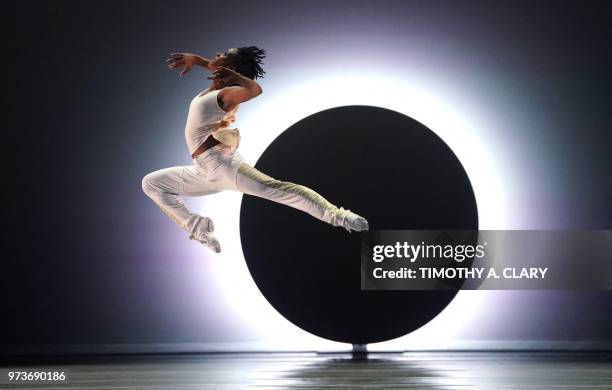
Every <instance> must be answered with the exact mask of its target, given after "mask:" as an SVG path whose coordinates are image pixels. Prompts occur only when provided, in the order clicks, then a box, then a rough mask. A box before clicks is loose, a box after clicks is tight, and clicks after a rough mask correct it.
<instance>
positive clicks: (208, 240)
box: [189, 232, 221, 253]
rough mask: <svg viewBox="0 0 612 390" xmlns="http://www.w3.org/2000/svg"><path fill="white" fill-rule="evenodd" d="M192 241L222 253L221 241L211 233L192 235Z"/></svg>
mask: <svg viewBox="0 0 612 390" xmlns="http://www.w3.org/2000/svg"><path fill="white" fill-rule="evenodd" d="M189 238H190V239H191V240H196V241H199V242H201V243H202V244H204V245H206V246H207V247H209V248H210V249H211V250H212V251H213V252H215V253H221V244H220V243H219V240H217V238H216V237H215V236H213V235H212V234H210V233H209V232H201V233H197V234H191V235H190V236H189Z"/></svg>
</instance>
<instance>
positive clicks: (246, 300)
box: [199, 73, 507, 350]
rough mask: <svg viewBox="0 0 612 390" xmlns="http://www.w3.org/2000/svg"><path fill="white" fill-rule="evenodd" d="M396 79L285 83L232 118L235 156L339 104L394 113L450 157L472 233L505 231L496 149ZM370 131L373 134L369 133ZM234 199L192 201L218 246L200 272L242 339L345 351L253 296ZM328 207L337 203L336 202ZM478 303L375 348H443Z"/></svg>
mask: <svg viewBox="0 0 612 390" xmlns="http://www.w3.org/2000/svg"><path fill="white" fill-rule="evenodd" d="M401 80H402V77H401V76H398V75H388V76H380V77H372V76H368V77H367V78H364V77H363V76H360V75H357V74H351V73H342V74H334V75H327V76H326V77H323V78H319V79H314V80H313V79H311V78H309V79H308V81H307V82H304V83H301V84H295V83H286V84H284V85H283V87H282V88H279V91H278V92H269V91H267V90H266V91H264V95H262V96H261V97H260V98H258V99H260V100H256V101H254V102H251V103H250V104H248V105H247V104H245V107H242V108H241V112H240V113H239V115H238V122H237V123H236V124H237V127H239V128H240V129H241V134H242V142H241V145H240V149H239V150H240V153H241V154H242V155H243V156H244V157H245V159H246V160H247V162H248V163H250V164H251V165H254V163H255V161H256V160H257V158H258V157H259V156H260V155H261V154H262V153H263V152H264V150H265V149H266V147H267V146H268V145H269V144H270V143H271V142H272V141H273V140H274V139H275V138H276V137H277V136H278V135H280V134H281V133H282V132H283V131H284V130H286V129H287V128H289V127H290V126H291V125H293V124H294V123H296V122H298V121H300V120H301V119H303V118H305V117H307V116H309V115H312V114H315V113H317V112H319V111H322V110H326V109H330V108H334V107H339V106H347V105H369V106H377V107H381V108H386V109H390V110H394V111H397V112H399V113H402V114H405V115H407V116H409V117H411V118H413V119H415V120H417V121H419V122H421V123H422V124H424V125H425V126H427V127H428V128H429V129H431V130H432V131H433V132H435V133H436V134H437V135H438V136H439V137H440V138H441V139H442V140H443V141H444V142H445V143H446V144H447V145H448V146H449V147H450V148H451V149H452V150H453V152H454V153H455V155H456V156H457V158H458V159H459V160H460V162H461V164H462V165H463V167H464V169H465V171H466V172H467V175H468V177H469V179H470V181H471V184H472V186H473V190H474V194H475V196H476V202H477V206H478V218H479V227H480V229H503V228H505V226H506V214H505V211H506V210H507V207H506V200H505V199H504V191H503V190H502V188H503V187H502V184H503V183H502V181H501V178H500V175H499V174H498V172H503V169H502V168H503V167H502V166H500V164H501V163H499V162H496V160H495V158H494V156H493V155H492V151H493V150H497V148H498V147H499V146H498V145H484V144H483V142H481V141H480V139H479V136H480V135H482V134H483V131H484V130H483V129H478V127H477V126H476V125H477V124H476V123H471V122H470V120H469V118H466V117H464V116H463V115H461V112H460V107H451V106H450V105H449V104H447V103H445V101H444V99H443V98H442V97H439V96H433V95H432V94H430V93H428V91H427V89H426V88H425V87H424V86H420V85H416V84H414V83H413V82H411V83H408V82H405V81H404V82H402V81H401ZM372 132H373V133H374V134H375V133H376V129H372ZM281 179H282V178H281ZM315 190H316V189H315ZM241 199H242V194H239V193H228V192H224V193H223V195H222V196H216V195H213V196H209V197H206V198H205V199H201V200H199V202H202V206H204V205H205V206H204V207H205V208H206V209H208V210H210V211H211V212H212V216H213V218H215V224H216V230H217V231H218V232H219V233H218V235H217V236H218V237H219V240H220V242H221V244H222V246H223V252H222V253H221V254H220V256H215V257H214V258H213V257H212V256H211V257H210V261H211V262H212V266H211V267H210V268H207V269H206V271H207V272H211V270H212V272H214V279H215V280H217V281H218V286H219V291H218V293H219V297H220V298H221V299H224V300H225V301H226V302H225V303H226V306H227V307H228V309H229V310H232V311H233V314H234V315H235V317H236V318H238V319H239V320H240V321H243V322H244V324H247V325H245V326H248V327H249V328H250V329H249V330H250V331H251V335H250V336H249V337H251V338H252V339H253V340H259V342H257V343H254V344H253V345H255V344H256V345H257V346H258V348H260V349H268V350H283V349H284V350H308V349H310V350H326V349H338V348H340V349H346V348H347V345H346V344H341V343H335V342H330V341H327V340H324V339H321V338H319V337H317V336H313V335H311V334H309V333H307V332H305V331H303V330H301V329H299V328H298V327H296V326H295V325H293V324H292V323H290V322H289V321H287V320H286V319H284V317H282V316H281V315H280V314H279V313H278V312H276V310H274V308H273V307H272V306H271V305H270V304H269V303H268V302H267V301H266V299H265V298H264V297H263V295H262V294H261V293H260V291H259V290H258V288H257V286H256V285H255V282H254V281H253V279H252V277H251V275H250V274H249V271H248V269H247V266H246V263H245V262H244V260H243V259H244V255H243V253H242V248H241V243H240V236H239V207H240V201H241ZM334 201H335V202H337V203H339V204H342V200H341V199H335V200H334ZM217 221H218V222H217ZM262 223H265V221H263V222H262ZM483 294H484V295H483ZM485 299H486V292H483V291H460V292H459V293H458V295H457V296H456V297H455V299H454V300H453V301H452V302H451V303H450V304H449V305H448V307H447V308H446V309H445V310H444V311H443V312H442V313H441V314H440V315H438V316H437V317H436V318H435V319H434V320H432V321H431V322H430V323H428V324H427V325H425V326H423V327H422V328H421V329H419V330H417V331H415V332H413V333H412V334H410V335H407V336H404V337H402V338H399V339H397V340H392V341H388V342H385V343H380V345H381V346H383V344H384V347H383V349H408V348H412V347H416V348H445V347H448V346H449V345H451V344H452V340H453V337H455V336H456V335H457V334H459V333H460V331H461V324H467V323H469V321H470V319H471V318H473V317H474V316H475V313H476V312H477V309H478V307H479V306H480V305H481V304H482V303H483V302H484V300H485ZM449 323H450V324H452V326H450V327H449V326H448V324H449ZM466 326H467V325H466Z"/></svg>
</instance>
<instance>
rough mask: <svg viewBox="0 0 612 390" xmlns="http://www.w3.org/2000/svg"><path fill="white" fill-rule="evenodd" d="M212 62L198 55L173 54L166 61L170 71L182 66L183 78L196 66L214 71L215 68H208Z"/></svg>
mask: <svg viewBox="0 0 612 390" xmlns="http://www.w3.org/2000/svg"><path fill="white" fill-rule="evenodd" d="M210 61H211V60H209V59H208V58H206V57H202V56H200V55H197V54H191V53H172V54H170V57H169V58H168V59H167V60H166V63H167V64H168V68H170V69H174V68H178V67H179V66H182V67H183V70H182V71H181V75H180V76H181V77H183V76H184V75H185V73H187V72H189V71H190V70H191V68H192V67H193V66H194V65H199V66H201V67H203V68H206V69H209V70H213V69H214V68H211V67H209V66H208V64H210Z"/></svg>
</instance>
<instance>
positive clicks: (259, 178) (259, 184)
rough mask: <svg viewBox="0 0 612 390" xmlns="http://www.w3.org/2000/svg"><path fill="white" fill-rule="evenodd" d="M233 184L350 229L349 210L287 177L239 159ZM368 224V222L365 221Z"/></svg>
mask: <svg viewBox="0 0 612 390" xmlns="http://www.w3.org/2000/svg"><path fill="white" fill-rule="evenodd" d="M236 186H237V188H238V189H239V190H240V191H241V192H244V193H245V194H249V195H254V196H258V197H260V198H265V199H268V200H271V201H274V202H277V203H282V204H284V205H287V206H291V207H293V208H296V209H298V210H302V211H304V212H306V213H308V214H310V215H312V216H313V217H315V218H317V219H319V220H321V221H323V222H327V223H329V224H331V225H333V226H341V227H344V228H345V229H347V230H348V231H349V232H350V229H349V228H348V227H347V222H348V221H345V219H346V218H347V216H349V215H350V214H352V215H355V216H356V214H354V213H351V211H350V210H345V209H344V208H342V207H340V208H339V207H337V206H336V205H334V204H332V203H331V202H329V201H328V200H327V199H325V198H324V197H323V196H322V195H321V194H319V193H317V192H316V191H314V190H312V189H310V188H308V187H306V186H303V185H300V184H295V183H291V182H287V181H280V180H277V179H274V178H272V177H270V176H268V175H266V174H265V173H262V172H261V171H259V170H258V169H256V168H254V167H252V166H250V165H249V164H247V163H246V162H241V163H240V165H239V167H238V172H237V173H236ZM365 224H366V226H367V222H365Z"/></svg>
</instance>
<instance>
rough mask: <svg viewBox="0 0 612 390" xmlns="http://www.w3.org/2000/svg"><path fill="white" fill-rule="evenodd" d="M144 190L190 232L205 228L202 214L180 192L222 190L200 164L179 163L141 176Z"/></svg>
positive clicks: (204, 192) (207, 193) (207, 192)
mask: <svg viewBox="0 0 612 390" xmlns="http://www.w3.org/2000/svg"><path fill="white" fill-rule="evenodd" d="M142 189H143V191H144V192H145V194H147V196H149V197H150V198H151V199H152V200H153V201H154V202H155V204H157V206H159V208H160V209H161V210H162V211H163V212H164V213H165V214H166V215H167V216H168V217H170V218H171V219H172V220H173V221H174V222H175V223H176V224H177V225H178V226H180V227H181V228H182V229H185V230H187V232H189V233H190V235H193V234H197V233H198V232H197V231H196V230H197V229H200V228H201V227H202V217H201V216H200V215H199V214H197V213H194V212H192V211H191V210H190V209H189V208H188V207H187V205H186V204H185V201H184V200H183V198H182V197H181V195H187V196H204V195H209V194H214V193H217V192H219V191H220V190H219V189H217V188H216V187H215V186H214V185H213V184H212V183H210V182H208V181H207V180H206V178H205V177H203V175H202V172H201V170H200V169H199V168H198V167H197V166H195V165H194V166H178V167H171V168H164V169H160V170H158V171H155V172H151V173H149V174H148V175H146V176H145V177H144V178H143V179H142Z"/></svg>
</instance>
